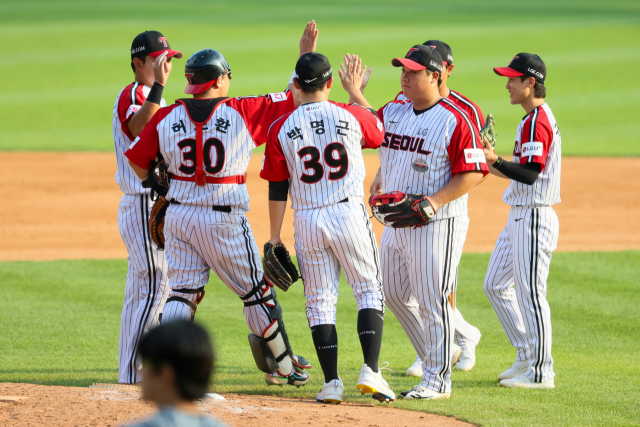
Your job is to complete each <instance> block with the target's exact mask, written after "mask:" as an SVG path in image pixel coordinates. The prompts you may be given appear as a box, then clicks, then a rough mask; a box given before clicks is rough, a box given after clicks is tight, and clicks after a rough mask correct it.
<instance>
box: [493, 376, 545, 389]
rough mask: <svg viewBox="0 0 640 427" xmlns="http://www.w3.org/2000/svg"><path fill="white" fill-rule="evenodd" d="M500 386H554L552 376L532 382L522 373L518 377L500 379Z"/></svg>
mask: <svg viewBox="0 0 640 427" xmlns="http://www.w3.org/2000/svg"><path fill="white" fill-rule="evenodd" d="M500 387H509V388H555V387H556V385H555V384H554V382H553V378H551V379H550V380H547V381H543V382H541V383H536V382H533V381H531V380H530V379H529V377H528V376H526V375H525V374H522V375H520V376H518V377H515V378H511V379H507V380H502V381H500Z"/></svg>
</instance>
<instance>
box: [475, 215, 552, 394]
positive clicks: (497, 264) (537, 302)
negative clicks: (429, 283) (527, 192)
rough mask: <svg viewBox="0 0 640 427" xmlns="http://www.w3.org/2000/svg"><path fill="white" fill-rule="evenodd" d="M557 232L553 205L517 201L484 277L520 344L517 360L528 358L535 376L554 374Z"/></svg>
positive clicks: (536, 378) (543, 378)
mask: <svg viewBox="0 0 640 427" xmlns="http://www.w3.org/2000/svg"><path fill="white" fill-rule="evenodd" d="M558 233H559V223H558V216H557V215H556V213H555V211H554V210H553V208H551V206H542V207H523V206H513V207H512V208H511V211H510V212H509V219H508V220H507V225H506V226H505V227H504V229H503V230H502V233H500V236H499V237H498V241H497V242H496V247H495V249H494V250H493V253H492V254H491V260H490V261H489V268H488V269H487V275H486V277H485V280H484V292H485V294H486V295H487V297H488V298H489V301H491V305H492V306H493V309H494V310H495V312H496V314H497V315H498V319H500V323H501V324H502V328H503V329H504V331H505V333H506V334H507V337H508V338H509V341H510V342H511V345H513V346H514V347H515V348H516V349H517V356H516V360H517V361H524V360H528V361H529V369H528V370H527V372H526V375H527V376H528V377H529V379H531V380H532V381H534V382H543V381H547V380H550V379H552V378H553V377H554V375H555V374H554V372H553V358H552V357H551V311H550V309H549V303H548V302H547V278H548V277H549V265H550V264H551V254H552V252H553V251H554V250H555V249H556V247H557V245H558Z"/></svg>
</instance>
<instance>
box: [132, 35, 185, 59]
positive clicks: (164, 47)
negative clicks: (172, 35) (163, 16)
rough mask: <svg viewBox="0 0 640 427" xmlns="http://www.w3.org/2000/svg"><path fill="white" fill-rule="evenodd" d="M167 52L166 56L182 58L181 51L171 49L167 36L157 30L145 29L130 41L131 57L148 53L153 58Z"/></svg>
mask: <svg viewBox="0 0 640 427" xmlns="http://www.w3.org/2000/svg"><path fill="white" fill-rule="evenodd" d="M163 52H167V58H172V57H174V56H175V57H176V58H178V59H180V58H182V52H178V51H177V50H173V49H171V46H169V42H168V41H167V38H166V37H165V36H163V35H162V33H161V32H159V31H145V32H144V33H140V34H138V35H137V36H136V38H135V39H133V43H131V59H133V58H138V57H140V56H144V55H149V56H152V57H154V58H157V57H158V56H160V55H162V53H163Z"/></svg>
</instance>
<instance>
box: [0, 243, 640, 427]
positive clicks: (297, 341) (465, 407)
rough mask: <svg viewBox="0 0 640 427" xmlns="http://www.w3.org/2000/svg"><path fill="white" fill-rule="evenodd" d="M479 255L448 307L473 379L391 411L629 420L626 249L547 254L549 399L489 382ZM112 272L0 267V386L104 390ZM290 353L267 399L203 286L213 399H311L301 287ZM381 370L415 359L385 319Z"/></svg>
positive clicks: (350, 366) (113, 363) (487, 312)
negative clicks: (470, 356)
mask: <svg viewBox="0 0 640 427" xmlns="http://www.w3.org/2000/svg"><path fill="white" fill-rule="evenodd" d="M487 263H488V255H464V256H463V259H462V262H461V264H460V276H459V277H460V280H459V300H458V306H459V307H460V310H461V311H462V312H463V313H464V316H465V318H467V319H468V320H469V321H470V322H471V323H472V324H474V325H476V326H477V327H478V328H480V330H481V331H482V333H483V338H482V341H481V343H480V345H479V347H478V349H477V357H478V363H477V365H476V368H474V370H473V371H471V372H468V373H461V372H456V371H454V373H453V376H452V380H453V393H452V398H451V399H450V400H445V401H435V402H415V401H414V402H403V401H397V402H395V403H394V404H393V405H394V406H395V407H398V408H406V409H413V410H419V411H428V412H434V413H438V414H444V415H452V416H455V417H457V418H460V419H463V420H467V421H471V422H474V423H479V424H482V425H487V426H502V425H509V426H510V425H537V426H553V427H559V426H573V425H600V426H614V425H615V426H622V425H637V424H638V423H640V408H639V407H638V396H640V376H639V374H638V373H639V372H640V357H639V356H638V348H639V347H640V337H639V336H638V331H639V330H640V314H639V312H638V306H639V305H640V292H639V291H640V280H639V279H638V267H637V266H638V265H639V264H640V252H639V251H631V252H618V253H559V254H556V255H555V256H554V259H553V262H552V264H551V275H550V279H549V302H550V305H551V310H552V320H553V335H554V340H553V345H554V348H553V355H554V359H555V370H556V374H557V376H556V388H555V389H554V390H512V389H505V388H501V387H499V386H498V382H497V380H496V377H497V375H498V374H499V373H500V372H501V371H502V370H504V369H506V368H507V367H508V366H510V365H511V363H512V362H513V359H514V357H515V352H514V350H513V349H512V347H511V346H510V345H509V343H508V341H507V339H506V336H505V335H504V333H503V332H502V329H501V327H500V324H499V322H498V320H497V317H496V316H495V314H494V312H493V309H492V308H491V306H490V304H489V302H488V300H487V299H486V297H485V295H484V293H483V292H482V280H483V278H484V273H485V271H486V267H487ZM125 277H126V262H125V261H120V260H117V261H57V262H4V263H0V283H2V284H3V286H2V289H3V291H2V293H0V307H2V310H1V311H0V324H1V325H2V326H3V332H2V334H0V348H2V349H3V351H2V352H0V382H4V381H9V382H31V383H40V384H56V385H74V386H87V385H89V384H91V383H92V382H116V381H117V360H118V333H119V322H120V309H121V304H122V296H123V293H124V281H125ZM340 291H341V295H340V299H339V306H338V324H337V328H338V334H339V342H340V344H339V345H340V353H339V357H340V373H341V376H342V379H343V381H344V382H345V385H346V390H345V392H346V397H347V398H348V399H350V400H355V401H362V402H368V401H369V400H370V399H369V398H367V397H364V396H360V394H359V392H357V390H356V388H355V382H356V380H357V378H358V374H359V368H360V365H361V364H362V354H361V352H360V347H359V341H358V337H357V334H356V316H357V315H356V303H355V299H354V298H353V296H352V295H351V292H350V288H349V287H348V286H347V285H346V284H344V283H343V284H342V286H341V289H340ZM279 300H280V301H281V303H282V305H283V307H284V310H285V321H286V324H287V330H288V333H289V336H290V338H291V340H292V342H293V343H294V347H295V350H296V351H297V352H300V353H301V354H303V355H305V356H307V357H308V358H309V359H310V360H311V362H312V364H314V365H315V366H316V367H315V368H314V369H312V370H311V371H310V372H311V375H312V379H311V381H310V382H309V384H308V385H307V386H306V387H304V388H300V389H297V388H293V387H289V388H286V387H285V388H274V387H270V388H267V387H266V385H265V384H264V382H263V378H262V374H261V373H260V372H258V371H257V369H256V368H255V366H254V362H253V358H252V356H251V352H250V350H249V347H248V343H247V334H248V330H247V327H246V325H245V323H244V317H243V316H242V305H241V302H240V300H239V299H238V298H237V297H236V296H235V295H233V294H232V293H231V292H230V291H229V290H228V289H226V287H225V286H224V285H223V284H222V283H220V282H219V281H218V280H217V279H212V281H211V282H210V283H209V284H208V285H207V297H206V298H205V300H204V301H203V303H202V304H201V305H200V307H199V308H198V314H197V316H196V318H197V321H198V322H199V323H201V324H203V325H204V326H205V327H206V328H207V329H208V330H209V331H211V333H212V335H213V336H214V340H215V341H214V342H215V345H216V348H217V349H218V351H217V356H218V371H217V372H218V373H217V377H216V382H215V385H214V387H215V390H217V391H219V392H236V393H251V394H271V395H277V396H288V397H307V398H314V397H315V394H316V393H317V391H318V390H319V389H320V387H321V385H322V373H321V371H320V369H319V368H318V362H317V358H316V355H315V352H314V348H313V342H312V340H311V333H310V331H309V328H308V326H307V322H306V317H305V309H304V295H303V293H302V286H301V285H300V284H297V285H296V286H294V287H293V288H292V289H291V290H290V292H287V293H283V292H280V293H279ZM386 318H387V319H386V320H387V321H386V322H385V331H384V339H383V347H382V354H381V361H385V360H386V361H389V362H390V364H391V367H392V368H393V369H394V370H395V371H396V372H395V373H393V374H391V373H386V374H385V376H386V377H387V379H388V381H389V383H390V385H391V386H392V387H393V388H394V390H395V391H396V392H397V393H398V392H400V391H403V390H407V389H410V388H411V387H412V386H413V385H414V384H415V383H416V380H415V379H410V378H408V377H406V376H404V369H406V367H407V366H408V365H409V364H411V363H412V362H413V358H414V356H415V353H414V351H413V349H412V348H411V345H410V343H409V340H408V338H407V337H406V335H405V334H404V332H403V331H402V328H401V326H400V324H399V323H398V321H397V320H396V319H395V317H394V316H393V315H392V314H391V312H390V311H388V312H387V316H386ZM385 372H386V371H385Z"/></svg>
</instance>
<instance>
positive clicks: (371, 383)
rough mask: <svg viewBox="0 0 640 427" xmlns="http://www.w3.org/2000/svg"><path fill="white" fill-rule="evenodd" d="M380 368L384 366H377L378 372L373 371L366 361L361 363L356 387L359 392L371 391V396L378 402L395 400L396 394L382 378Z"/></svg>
mask: <svg viewBox="0 0 640 427" xmlns="http://www.w3.org/2000/svg"><path fill="white" fill-rule="evenodd" d="M381 369H384V368H378V372H373V370H371V368H369V367H368V366H367V364H366V363H365V364H363V365H362V369H361V370H360V378H359V379H358V384H357V385H356V388H357V389H358V390H360V393H361V394H365V393H371V397H373V398H374V399H376V400H379V401H380V402H393V401H394V400H396V394H395V393H394V392H393V390H391V389H390V388H389V384H387V382H386V381H385V380H384V378H382V372H381ZM387 369H388V368H387Z"/></svg>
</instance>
